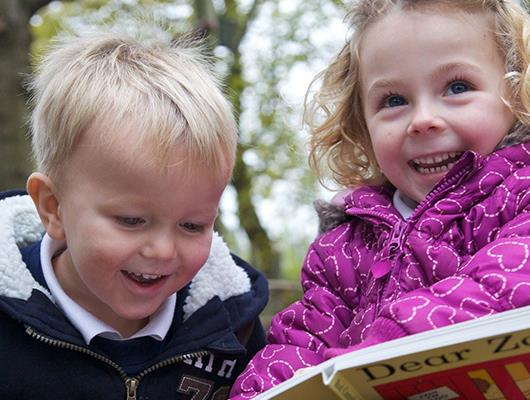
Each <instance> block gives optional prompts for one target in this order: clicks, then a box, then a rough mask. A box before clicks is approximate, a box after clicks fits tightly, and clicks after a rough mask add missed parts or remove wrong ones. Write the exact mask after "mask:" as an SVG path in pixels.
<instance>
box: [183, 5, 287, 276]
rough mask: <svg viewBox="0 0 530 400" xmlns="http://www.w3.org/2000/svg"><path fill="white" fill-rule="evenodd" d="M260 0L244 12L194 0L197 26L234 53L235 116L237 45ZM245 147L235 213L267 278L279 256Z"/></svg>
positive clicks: (237, 102) (239, 83) (237, 104)
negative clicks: (219, 11)
mask: <svg viewBox="0 0 530 400" xmlns="http://www.w3.org/2000/svg"><path fill="white" fill-rule="evenodd" d="M260 1H261V0H254V3H253V6H252V7H251V10H250V11H249V13H248V14H246V15H242V14H239V13H238V10H237V7H236V4H235V2H234V1H233V0H226V1H225V13H224V15H216V14H215V12H214V7H213V5H212V2H211V0H195V1H194V3H193V4H194V10H195V18H196V21H197V25H198V27H199V29H203V30H205V31H207V32H208V33H210V34H211V35H213V36H214V37H215V38H216V42H217V43H218V44H221V45H224V46H226V47H228V48H229V49H230V50H231V51H232V53H233V57H234V61H233V63H232V65H231V68H230V74H229V76H228V77H227V80H228V82H227V83H228V87H229V88H230V93H231V96H232V97H231V99H230V100H231V101H232V105H233V107H234V112H235V115H236V118H238V117H239V115H240V112H241V98H242V94H243V91H244V90H245V82H244V80H243V77H242V71H241V53H240V51H239V46H240V44H241V41H242V39H243V37H244V35H245V33H246V29H247V27H248V25H249V24H250V22H251V21H252V19H253V18H254V17H255V15H256V12H257V8H258V6H259V4H260ZM244 151H245V149H244V148H243V146H241V145H240V146H239V148H238V151H237V158H236V163H235V167H234V174H233V180H232V183H233V185H234V188H235V189H236V192H237V201H238V214H239V222H240V224H241V227H242V228H243V230H244V231H245V233H246V234H247V236H248V239H249V241H250V244H251V251H252V254H251V259H250V260H249V261H250V262H251V263H252V264H253V265H255V266H256V268H258V269H260V270H261V271H263V272H264V273H265V275H267V276H268V277H270V278H276V277H278V276H279V272H280V256H279V254H278V252H277V251H276V250H275V249H274V246H273V243H272V240H271V239H270V237H269V235H268V234H267V231H266V230H265V228H263V226H262V225H261V222H260V220H259V218H258V215H257V213H256V207H255V205H254V203H253V199H252V186H253V182H252V174H251V173H250V171H249V168H248V166H247V165H246V164H245V162H244V160H243V153H244Z"/></svg>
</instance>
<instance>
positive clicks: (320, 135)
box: [305, 0, 530, 187]
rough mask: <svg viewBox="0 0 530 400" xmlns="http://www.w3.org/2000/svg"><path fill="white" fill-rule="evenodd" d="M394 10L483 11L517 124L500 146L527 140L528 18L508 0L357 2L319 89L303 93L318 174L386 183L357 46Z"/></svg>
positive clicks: (347, 181)
mask: <svg viewBox="0 0 530 400" xmlns="http://www.w3.org/2000/svg"><path fill="white" fill-rule="evenodd" d="M395 9H401V10H416V9H422V10H423V9H435V10H441V11H443V10H456V11H460V12H466V13H479V12H487V13H489V14H491V15H492V18H493V21H494V32H493V34H494V37H495V40H496V42H497V44H498V48H499V51H500V53H501V56H502V57H503V58H504V59H505V60H506V63H505V71H506V74H505V80H506V82H507V88H508V92H509V93H508V96H507V98H505V99H504V101H505V103H506V104H507V105H508V106H509V107H510V109H511V111H512V113H513V114H514V116H515V118H516V120H517V123H516V124H515V126H514V127H513V128H512V130H511V131H510V133H509V134H508V135H507V137H506V138H505V140H504V141H503V142H502V143H501V146H503V145H508V144H510V143H511V142H516V141H521V140H524V139H526V138H527V134H528V126H530V70H529V64H530V17H529V15H528V13H527V12H526V10H525V9H523V8H522V7H521V6H519V5H518V4H515V3H514V2H512V1H509V0H508V1H502V0H436V1H435V0H358V1H356V2H355V4H354V5H353V7H352V9H351V11H350V13H349V14H348V22H349V28H350V29H352V31H353V33H352V35H351V37H350V38H349V40H348V41H347V43H346V44H345V46H344V47H343V48H342V50H341V51H340V52H339V54H338V55H337V56H336V57H335V59H334V60H333V61H332V63H331V64H330V65H329V66H328V67H327V68H326V69H325V70H324V71H322V72H321V73H320V74H319V75H317V77H316V78H315V80H314V81H313V83H312V85H311V86H313V85H314V84H315V83H317V82H321V86H320V88H319V89H318V90H317V91H316V93H315V94H314V95H313V96H312V98H309V91H308V95H307V96H306V110H305V121H306V123H307V124H308V126H309V128H310V129H311V138H310V156H309V163H310V165H311V167H312V168H313V169H314V170H315V171H316V172H317V173H318V174H319V176H320V177H321V178H322V177H323V176H324V175H325V173H324V172H323V166H324V165H327V167H328V168H329V169H330V171H331V175H332V178H333V180H334V181H335V182H336V183H338V184H339V185H340V186H343V187H354V186H358V185H361V184H379V183H384V182H386V179H385V178H384V176H383V175H382V173H381V171H380V169H379V167H378V165H377V162H376V159H375V156H374V153H373V149H372V145H371V142H370V137H369V134H368V129H367V127H366V124H365V121H364V117H363V107H362V103H361V94H360V91H361V85H360V73H359V46H360V43H361V41H362V39H363V35H364V33H365V31H366V29H367V27H369V26H371V25H372V24H374V23H375V22H377V21H378V20H380V19H381V18H382V17H383V16H385V15H387V14H389V13H390V12H391V11H393V10H395Z"/></svg>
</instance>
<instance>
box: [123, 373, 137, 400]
mask: <svg viewBox="0 0 530 400" xmlns="http://www.w3.org/2000/svg"><path fill="white" fill-rule="evenodd" d="M138 383H139V382H138V379H136V378H129V379H127V380H126V381H125V386H126V387H127V400H136V390H137V389H138Z"/></svg>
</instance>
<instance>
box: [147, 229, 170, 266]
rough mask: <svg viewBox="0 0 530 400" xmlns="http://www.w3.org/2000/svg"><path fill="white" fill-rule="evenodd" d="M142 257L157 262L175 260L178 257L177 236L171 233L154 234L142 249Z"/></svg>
mask: <svg viewBox="0 0 530 400" xmlns="http://www.w3.org/2000/svg"><path fill="white" fill-rule="evenodd" d="M142 256H143V257H145V258H150V259H156V260H163V261H167V260H173V259H174V258H176V257H177V242H176V238H175V235H174V234H172V233H169V232H161V233H158V234H153V235H152V236H151V237H150V238H149V240H148V241H147V242H146V244H145V245H144V247H143V248H142Z"/></svg>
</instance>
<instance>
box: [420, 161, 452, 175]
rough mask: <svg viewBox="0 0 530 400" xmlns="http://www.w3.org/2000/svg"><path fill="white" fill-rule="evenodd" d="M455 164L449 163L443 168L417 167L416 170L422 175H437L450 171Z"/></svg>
mask: <svg viewBox="0 0 530 400" xmlns="http://www.w3.org/2000/svg"><path fill="white" fill-rule="evenodd" d="M453 165H455V163H449V164H447V165H443V166H441V167H431V168H425V167H419V166H418V167H417V168H416V170H417V171H418V172H419V173H420V174H437V173H440V172H447V171H449V170H450V169H451V168H452V167H453Z"/></svg>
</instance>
